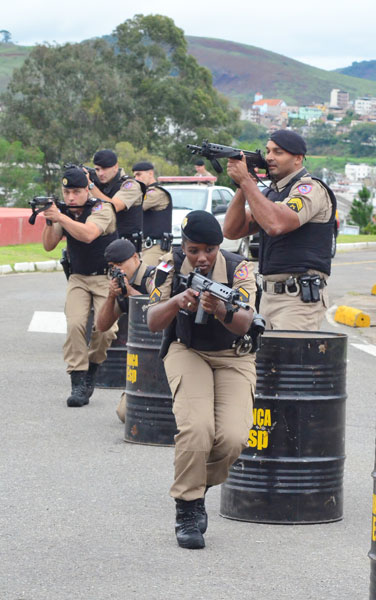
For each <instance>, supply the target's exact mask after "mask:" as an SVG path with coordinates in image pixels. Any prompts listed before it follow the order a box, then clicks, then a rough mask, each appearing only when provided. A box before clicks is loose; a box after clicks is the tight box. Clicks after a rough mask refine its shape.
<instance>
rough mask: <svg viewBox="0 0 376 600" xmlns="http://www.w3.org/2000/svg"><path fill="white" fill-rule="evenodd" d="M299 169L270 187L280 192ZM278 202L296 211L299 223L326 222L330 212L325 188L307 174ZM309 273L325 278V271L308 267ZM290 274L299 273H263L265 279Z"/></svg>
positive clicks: (330, 207) (281, 279) (279, 278)
mask: <svg viewBox="0 0 376 600" xmlns="http://www.w3.org/2000/svg"><path fill="white" fill-rule="evenodd" d="M299 171H301V169H299V170H298V171H295V172H294V173H291V174H290V175H288V176H287V177H284V178H283V179H281V180H280V181H278V182H276V183H272V185H271V187H272V189H273V190H275V191H277V192H282V191H283V190H284V189H285V187H286V186H287V185H288V184H289V182H290V181H291V179H293V178H294V177H296V175H297V174H298V173H299ZM280 204H286V205H287V206H288V207H289V208H291V210H293V211H294V212H296V213H297V215H298V218H299V222H300V225H304V224H305V223H308V222H311V223H327V222H328V221H329V219H330V217H331V214H332V203H331V200H330V196H329V194H328V192H327V190H326V188H325V187H324V186H323V185H322V184H321V183H320V182H319V181H315V180H314V179H312V177H311V176H310V175H308V174H306V175H304V176H303V177H302V178H301V179H299V181H297V182H296V183H295V184H294V185H293V187H292V188H291V190H290V194H289V195H288V197H287V198H285V199H284V200H283V201H282V202H281V203H280ZM307 273H308V274H309V275H313V274H316V273H317V274H319V275H320V276H321V277H322V278H324V279H327V277H328V275H327V274H326V273H321V272H320V271H315V270H314V269H308V271H307ZM290 275H294V276H295V275H301V273H300V274H298V273H278V274H275V275H265V276H264V279H265V280H267V281H285V280H286V279H287V278H288V277H289V276H290Z"/></svg>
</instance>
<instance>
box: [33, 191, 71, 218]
mask: <svg viewBox="0 0 376 600" xmlns="http://www.w3.org/2000/svg"><path fill="white" fill-rule="evenodd" d="M53 203H54V204H56V206H57V207H58V209H59V210H60V211H61V212H62V213H66V212H67V210H68V207H67V205H66V204H65V202H61V201H60V200H59V199H58V198H57V197H56V196H35V197H34V198H33V199H32V200H29V204H30V206H31V210H32V214H31V215H30V218H29V223H30V225H34V223H35V219H36V218H37V216H38V215H39V213H41V212H43V211H44V210H47V208H49V207H50V206H52V204H53ZM46 221H47V225H52V221H51V220H50V219H46Z"/></svg>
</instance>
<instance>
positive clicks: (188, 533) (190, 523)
mask: <svg viewBox="0 0 376 600" xmlns="http://www.w3.org/2000/svg"><path fill="white" fill-rule="evenodd" d="M175 502H176V524H175V533H176V539H177V541H178V544H179V546H180V547H181V548H189V549H191V550H196V549H199V548H205V540H204V536H203V535H202V533H201V531H200V529H199V527H198V525H197V512H196V500H191V501H190V502H187V501H186V500H180V499H176V500H175Z"/></svg>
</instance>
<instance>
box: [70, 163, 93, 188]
mask: <svg viewBox="0 0 376 600" xmlns="http://www.w3.org/2000/svg"><path fill="white" fill-rule="evenodd" d="M73 168H74V169H82V170H83V169H86V171H87V172H88V173H89V179H90V181H92V182H93V183H96V182H97V181H98V179H97V174H96V171H95V169H94V167H88V166H86V165H83V164H82V163H81V164H79V165H75V164H74V163H67V164H65V165H64V169H73Z"/></svg>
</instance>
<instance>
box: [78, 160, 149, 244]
mask: <svg viewBox="0 0 376 600" xmlns="http://www.w3.org/2000/svg"><path fill="white" fill-rule="evenodd" d="M93 163H94V168H95V173H96V176H95V178H94V182H89V190H90V192H91V194H92V196H93V197H94V198H99V199H101V200H107V201H109V202H112V204H113V205H114V207H115V210H116V221H117V228H118V232H119V236H120V237H123V238H126V239H129V240H133V241H134V242H135V243H136V246H138V250H139V251H141V242H142V201H143V197H144V193H145V188H144V186H143V184H142V183H140V182H139V181H136V180H135V179H133V178H131V177H128V176H127V175H125V173H124V171H123V170H122V169H120V168H119V164H118V159H117V156H116V154H115V152H113V151H112V150H99V151H98V152H96V153H95V154H94V158H93Z"/></svg>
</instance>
